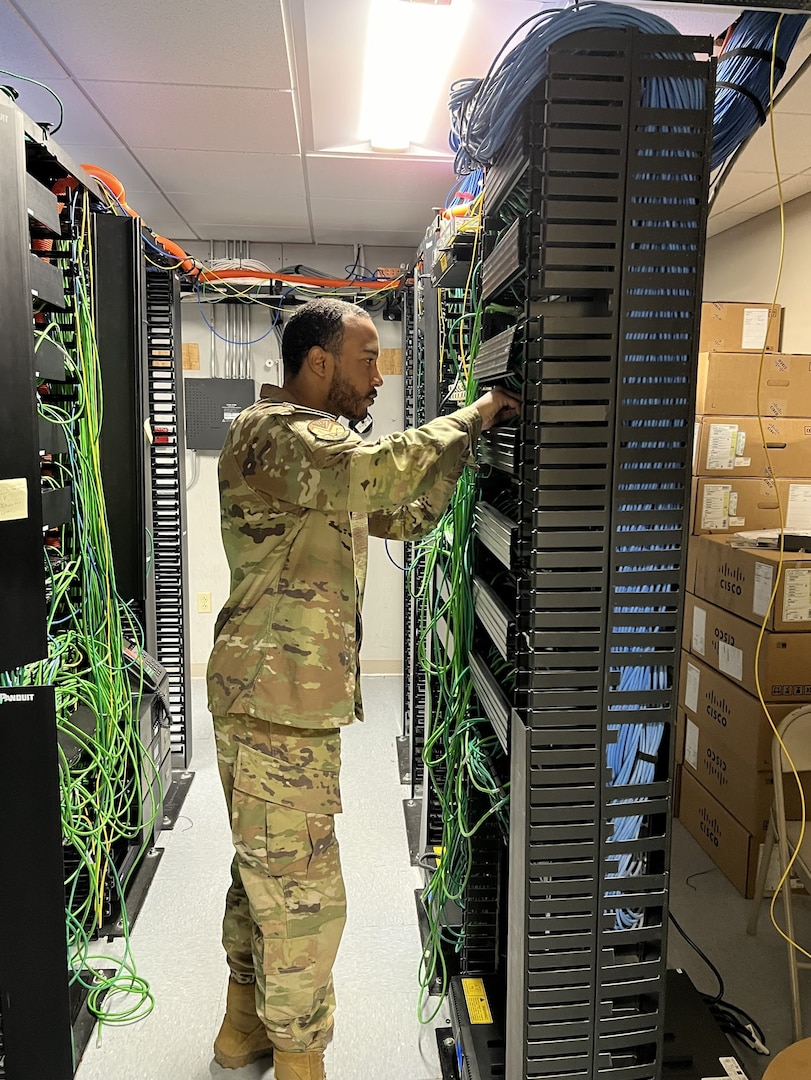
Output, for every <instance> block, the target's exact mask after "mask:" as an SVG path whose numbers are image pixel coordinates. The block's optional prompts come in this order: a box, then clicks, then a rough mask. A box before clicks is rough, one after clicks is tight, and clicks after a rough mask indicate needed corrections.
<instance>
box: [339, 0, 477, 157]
mask: <svg viewBox="0 0 811 1080" xmlns="http://www.w3.org/2000/svg"><path fill="white" fill-rule="evenodd" d="M471 7H472V0H452V2H451V3H450V4H448V5H443V6H435V5H433V4H428V3H409V2H408V0H371V2H370V4H369V25H368V30H367V34H366V60H365V64H364V74H363V99H362V102H361V117H360V131H359V133H358V135H359V138H360V139H361V140H362V141H367V140H368V141H369V142H371V144H372V149H373V150H381V151H385V150H389V151H403V150H407V149H408V147H409V146H410V145H411V144H412V143H422V142H424V141H425V138H426V135H427V133H428V126H429V124H430V122H431V118H432V116H433V113H434V109H435V107H436V103H437V100H438V98H439V96H440V94H447V91H448V71H449V69H450V65H451V60H452V59H453V57H454V54H455V53H456V50H457V48H458V46H459V41H460V39H461V37H462V35H463V33H464V30H465V26H466V25H467V21H468V18H469V17H470V12H471Z"/></svg>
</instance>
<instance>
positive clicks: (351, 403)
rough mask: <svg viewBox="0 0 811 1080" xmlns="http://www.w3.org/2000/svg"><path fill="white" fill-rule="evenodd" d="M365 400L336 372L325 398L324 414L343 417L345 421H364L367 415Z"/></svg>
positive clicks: (367, 409) (365, 397)
mask: <svg viewBox="0 0 811 1080" xmlns="http://www.w3.org/2000/svg"><path fill="white" fill-rule="evenodd" d="M367 398H368V396H364V395H363V394H361V393H359V392H358V391H357V390H356V389H355V388H354V386H352V384H351V383H349V382H348V381H347V380H346V379H344V378H343V377H342V375H341V374H340V372H338V371H336V372H335V374H334V375H333V377H332V386H330V388H329V394H328V396H327V405H326V412H331V413H332V414H333V415H334V416H345V417H346V418H347V420H364V419H365V418H366V417H367V416H368V414H369V408H368V406H367V404H366V402H367Z"/></svg>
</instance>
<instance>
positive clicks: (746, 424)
mask: <svg viewBox="0 0 811 1080" xmlns="http://www.w3.org/2000/svg"><path fill="white" fill-rule="evenodd" d="M694 472H696V473H698V474H700V475H706V476H719V477H721V476H730V477H732V476H734V477H739V476H748V477H770V476H781V477H798V478H805V477H809V476H811V421H809V420H804V419H799V418H796V417H770V416H765V417H762V418H758V417H757V416H739V417H730V416H712V417H707V416H705V417H703V418H702V420H701V423H700V424H699V434H698V450H697V454H696V460H695V466H694ZM809 495H810V496H811V489H809ZM809 501H811V498H810V499H809ZM804 509H805V513H806V516H807V517H808V518H809V519H811V512H809V510H808V508H807V507H806V508H804ZM795 513H797V514H798V515H801V514H802V513H803V508H801V507H800V506H799V505H798V506H797V507H796V508H795ZM794 527H795V528H796V527H799V526H794Z"/></svg>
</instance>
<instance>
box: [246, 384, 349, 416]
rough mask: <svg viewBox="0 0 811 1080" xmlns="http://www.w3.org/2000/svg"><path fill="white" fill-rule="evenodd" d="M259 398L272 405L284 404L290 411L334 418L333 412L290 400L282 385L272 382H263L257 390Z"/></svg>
mask: <svg viewBox="0 0 811 1080" xmlns="http://www.w3.org/2000/svg"><path fill="white" fill-rule="evenodd" d="M259 400H260V401H267V402H270V403H271V404H273V405H286V406H287V407H288V409H289V410H290V411H291V412H301V413H307V415H308V416H327V417H329V418H330V420H334V419H336V417H335V414H334V413H329V412H321V411H320V410H319V409H310V408H308V407H307V406H306V405H299V404H298V403H297V402H295V401H291V400H290V397H289V395H288V393H287V391H286V390H285V389H284V387H283V386H274V384H273V383H263V384H262V389H261V390H260V391H259Z"/></svg>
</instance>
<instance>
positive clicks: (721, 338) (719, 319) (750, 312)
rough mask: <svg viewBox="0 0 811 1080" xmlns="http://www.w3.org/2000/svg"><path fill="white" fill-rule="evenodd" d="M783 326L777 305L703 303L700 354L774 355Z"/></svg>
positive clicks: (722, 302)
mask: <svg viewBox="0 0 811 1080" xmlns="http://www.w3.org/2000/svg"><path fill="white" fill-rule="evenodd" d="M782 323H783V309H782V308H781V307H780V305H779V304H775V305H774V306H772V305H771V304H759V303H753V304H738V303H734V302H730V301H719V302H717V303H709V304H702V305H701V332H700V335H699V343H698V348H699V352H711V351H712V350H715V351H717V352H747V351H750V350H751V351H753V352H762V350H763V347H764V345H765V346H766V349H767V351H768V352H777V350H778V349H779V348H780V330H781V327H782Z"/></svg>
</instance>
